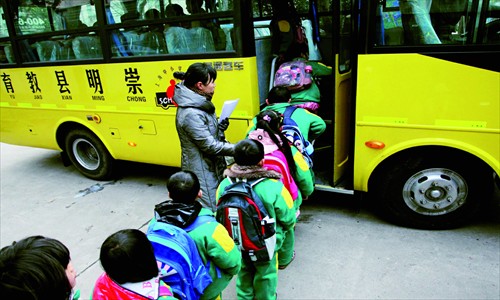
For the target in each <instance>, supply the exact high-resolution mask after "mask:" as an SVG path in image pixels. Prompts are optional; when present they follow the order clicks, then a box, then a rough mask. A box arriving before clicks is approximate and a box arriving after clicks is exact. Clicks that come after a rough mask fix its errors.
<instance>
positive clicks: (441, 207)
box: [374, 153, 491, 229]
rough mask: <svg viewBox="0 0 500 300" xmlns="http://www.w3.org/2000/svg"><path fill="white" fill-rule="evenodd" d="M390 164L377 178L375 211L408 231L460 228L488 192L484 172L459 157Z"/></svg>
mask: <svg viewBox="0 0 500 300" xmlns="http://www.w3.org/2000/svg"><path fill="white" fill-rule="evenodd" d="M413 154H414V155H411V156H407V157H403V158H401V159H397V160H392V161H391V162H389V163H388V165H386V166H385V167H384V169H383V172H380V173H378V174H377V178H376V180H375V186H374V190H375V197H376V199H377V200H378V202H377V203H378V208H379V209H381V212H382V213H383V214H384V215H385V216H386V217H388V218H389V219H390V220H391V221H393V222H395V223H397V224H400V225H403V226H407V227H412V228H421V229H448V228H455V227H458V226H460V225H463V223H465V222H466V221H468V220H469V219H470V218H471V217H472V216H473V215H474V214H475V213H476V212H477V211H478V210H479V208H480V202H481V200H482V199H483V195H484V194H485V193H487V191H489V190H490V188H489V186H491V185H489V183H490V180H488V178H489V175H490V174H489V173H488V171H487V170H486V169H485V168H481V167H475V166H472V165H468V164H470V163H468V161H467V160H466V159H465V158H464V157H462V158H459V157H458V156H457V157H454V156H453V155H448V156H446V157H445V156H442V157H439V156H438V155H435V154H434V155H432V154H429V155H425V154H420V155H418V154H415V153H413Z"/></svg>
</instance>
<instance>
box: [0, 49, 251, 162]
mask: <svg viewBox="0 0 500 300" xmlns="http://www.w3.org/2000/svg"><path fill="white" fill-rule="evenodd" d="M194 62H196V61H194V60H193V61H162V62H143V63H132V62H131V63H116V64H99V65H79V66H57V67H42V68H35V67H32V68H18V69H5V70H2V73H3V74H4V75H3V85H1V88H0V92H1V101H0V110H1V116H2V118H1V127H0V130H1V137H0V138H1V141H2V142H5V143H10V144H15V145H23V146H31V147H40V148H49V149H59V146H58V144H57V141H56V131H57V128H58V126H66V125H67V124H69V123H68V122H71V123H72V124H71V125H70V126H74V125H77V124H83V125H84V127H87V128H89V129H90V130H91V131H93V132H94V133H95V134H96V135H97V136H98V137H99V138H100V139H101V140H102V142H103V143H104V145H105V146H106V147H107V148H108V150H109V152H110V153H111V155H112V156H113V157H114V158H116V159H121V160H133V161H138V162H146V163H154V164H161V165H169V166H179V165H180V147H179V140H178V137H177V132H176V129H175V113H176V107H175V105H174V103H173V101H172V98H171V97H172V95H173V94H172V93H173V88H174V86H175V84H176V83H177V82H178V81H177V80H176V79H175V78H174V77H173V73H174V72H175V71H186V70H187V68H188V67H189V65H191V64H192V63H194ZM204 62H206V63H210V64H212V65H213V66H214V67H215V68H216V69H217V71H218V74H217V80H216V84H217V88H216V90H215V95H214V98H213V102H214V104H215V106H216V109H217V110H216V111H217V113H220V112H221V109H222V106H223V103H224V101H226V100H233V99H239V102H238V105H237V106H236V109H235V111H234V112H233V114H232V115H231V122H230V127H229V129H228V131H227V136H228V139H229V140H230V141H232V142H237V141H238V140H240V139H242V138H243V137H244V134H245V132H246V129H247V127H248V122H249V120H251V119H252V118H253V116H254V115H255V114H257V113H258V111H259V100H258V99H259V93H258V84H257V67H256V61H255V57H253V58H235V59H214V60H206V61H204ZM62 144H64V143H62Z"/></svg>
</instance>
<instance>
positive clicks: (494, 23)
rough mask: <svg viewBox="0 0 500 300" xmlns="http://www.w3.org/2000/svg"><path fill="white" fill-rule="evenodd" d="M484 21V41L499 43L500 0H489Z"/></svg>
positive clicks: (486, 42)
mask: <svg viewBox="0 0 500 300" xmlns="http://www.w3.org/2000/svg"><path fill="white" fill-rule="evenodd" d="M485 23H486V24H485V29H486V30H485V32H486V34H485V36H484V43H485V44H498V43H500V0H491V1H490V4H489V6H488V13H487V16H486V19H485Z"/></svg>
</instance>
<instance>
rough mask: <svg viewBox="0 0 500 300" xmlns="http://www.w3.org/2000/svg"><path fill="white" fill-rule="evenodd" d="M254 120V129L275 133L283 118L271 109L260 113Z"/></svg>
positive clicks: (278, 129)
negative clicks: (255, 122)
mask: <svg viewBox="0 0 500 300" xmlns="http://www.w3.org/2000/svg"><path fill="white" fill-rule="evenodd" d="M255 118H256V120H257V124H256V126H255V127H256V128H260V129H266V130H272V131H275V132H276V133H278V132H279V131H280V128H281V125H282V122H283V116H282V115H281V114H280V113H279V112H277V111H275V110H272V109H266V110H263V111H261V112H260V113H259V114H257V116H256V117H255Z"/></svg>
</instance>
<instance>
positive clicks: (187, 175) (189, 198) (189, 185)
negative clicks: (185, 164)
mask: <svg viewBox="0 0 500 300" xmlns="http://www.w3.org/2000/svg"><path fill="white" fill-rule="evenodd" d="M167 189H168V194H169V196H170V198H171V199H172V200H173V201H174V202H180V203H185V204H193V203H194V202H195V200H196V198H198V197H201V194H200V193H201V192H200V182H199V180H198V177H197V176H196V174H194V173H193V172H191V171H179V172H177V173H175V174H173V175H172V176H170V178H169V179H168V182H167Z"/></svg>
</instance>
